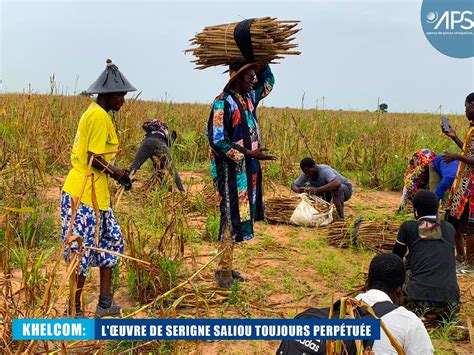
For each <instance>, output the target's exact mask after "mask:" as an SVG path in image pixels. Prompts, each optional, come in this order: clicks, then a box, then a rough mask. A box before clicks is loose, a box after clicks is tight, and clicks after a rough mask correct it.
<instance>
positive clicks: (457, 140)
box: [443, 126, 464, 149]
mask: <svg viewBox="0 0 474 355" xmlns="http://www.w3.org/2000/svg"><path fill="white" fill-rule="evenodd" d="M443 132H444V131H443ZM444 134H446V135H447V136H448V137H449V138H451V139H452V140H453V141H454V143H456V145H457V146H458V147H459V148H460V149H462V148H463V146H464V143H463V141H462V140H461V139H460V138H459V137H458V135H457V134H456V131H455V130H454V128H453V127H451V126H449V132H444Z"/></svg>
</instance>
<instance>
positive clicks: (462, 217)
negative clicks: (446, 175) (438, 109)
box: [443, 92, 474, 266]
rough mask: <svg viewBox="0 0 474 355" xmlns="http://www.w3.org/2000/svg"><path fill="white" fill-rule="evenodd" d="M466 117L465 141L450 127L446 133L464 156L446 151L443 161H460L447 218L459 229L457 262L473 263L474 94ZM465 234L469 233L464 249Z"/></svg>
mask: <svg viewBox="0 0 474 355" xmlns="http://www.w3.org/2000/svg"><path fill="white" fill-rule="evenodd" d="M464 106H465V114H466V118H467V119H468V120H469V130H468V132H467V134H466V137H465V139H464V142H463V141H462V140H461V139H460V138H459V137H458V136H457V134H456V131H455V130H454V129H453V128H452V127H451V126H449V131H448V132H445V134H446V135H447V136H448V137H449V138H451V139H452V140H453V141H454V142H455V143H456V145H457V146H458V147H459V148H460V149H461V154H458V153H452V152H444V154H443V160H444V161H445V162H447V163H450V162H452V161H459V169H458V172H457V174H456V179H455V180H454V183H453V186H452V188H451V191H450V194H449V198H448V207H447V213H446V218H447V221H448V222H450V223H451V224H452V225H453V226H454V227H455V229H456V252H457V258H458V261H465V262H466V263H467V264H468V265H470V266H472V264H473V263H474V92H472V93H470V94H469V95H467V97H466V100H465V103H464ZM463 234H466V250H464V241H463V239H462V236H463Z"/></svg>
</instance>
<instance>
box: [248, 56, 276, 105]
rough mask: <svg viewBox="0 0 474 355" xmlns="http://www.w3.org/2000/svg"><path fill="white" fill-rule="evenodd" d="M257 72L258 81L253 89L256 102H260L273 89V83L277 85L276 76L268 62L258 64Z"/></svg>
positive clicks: (256, 66)
mask: <svg viewBox="0 0 474 355" xmlns="http://www.w3.org/2000/svg"><path fill="white" fill-rule="evenodd" d="M255 74H256V75H257V82H256V83H255V85H254V87H253V91H254V94H255V104H258V103H259V102H260V100H262V99H263V98H264V97H266V96H267V95H268V94H270V92H271V91H272V89H273V85H275V77H274V76H273V73H272V71H271V69H270V65H268V64H261V63H259V64H256V65H255Z"/></svg>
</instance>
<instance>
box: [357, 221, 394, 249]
mask: <svg viewBox="0 0 474 355" xmlns="http://www.w3.org/2000/svg"><path fill="white" fill-rule="evenodd" d="M399 227H400V225H399V224H398V223H394V222H388V221H386V222H374V221H367V222H362V224H361V225H360V227H359V233H358V234H357V235H356V237H355V242H356V243H357V245H359V246H361V247H364V248H366V249H371V250H375V251H378V252H387V251H392V250H393V245H394V243H395V240H396V238H397V233H398V229H399Z"/></svg>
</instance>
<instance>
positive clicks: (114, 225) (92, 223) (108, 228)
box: [61, 191, 123, 276]
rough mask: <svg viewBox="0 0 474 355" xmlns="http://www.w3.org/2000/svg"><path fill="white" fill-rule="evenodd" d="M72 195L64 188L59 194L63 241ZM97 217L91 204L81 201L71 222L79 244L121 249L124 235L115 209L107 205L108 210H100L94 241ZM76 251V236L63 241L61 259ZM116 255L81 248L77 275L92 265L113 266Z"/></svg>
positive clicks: (68, 222) (68, 221)
mask: <svg viewBox="0 0 474 355" xmlns="http://www.w3.org/2000/svg"><path fill="white" fill-rule="evenodd" d="M71 213H72V206H71V195H69V194H67V193H66V192H64V191H63V193H62V195H61V226H62V238H63V242H64V243H65V242H66V238H67V232H68V230H69V225H70V223H71ZM96 223H97V222H96V217H95V212H94V209H93V208H92V207H90V206H87V205H84V204H82V203H81V204H80V206H79V208H78V210H77V214H76V218H75V220H74V225H73V227H72V236H78V237H81V238H82V245H83V246H88V247H97V248H100V249H106V250H110V251H113V252H116V253H120V254H121V253H123V236H122V232H121V231H120V226H119V225H118V222H117V219H116V218H115V216H114V212H113V211H112V209H111V208H110V207H109V209H108V210H107V211H102V210H101V211H99V223H100V224H99V225H100V227H99V245H96V242H95V236H94V233H95V227H96ZM78 252H79V245H78V243H77V241H76V240H74V241H72V242H71V243H70V245H66V247H65V250H64V259H65V260H66V261H68V260H70V258H71V257H72V253H78ZM118 259H119V257H118V256H117V255H112V254H109V253H105V252H98V251H95V250H90V249H83V250H82V256H81V261H80V265H79V275H82V276H86V275H87V273H88V271H89V268H90V267H94V266H100V267H107V268H113V267H114V266H115V265H117V262H118Z"/></svg>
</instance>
